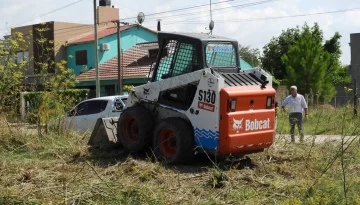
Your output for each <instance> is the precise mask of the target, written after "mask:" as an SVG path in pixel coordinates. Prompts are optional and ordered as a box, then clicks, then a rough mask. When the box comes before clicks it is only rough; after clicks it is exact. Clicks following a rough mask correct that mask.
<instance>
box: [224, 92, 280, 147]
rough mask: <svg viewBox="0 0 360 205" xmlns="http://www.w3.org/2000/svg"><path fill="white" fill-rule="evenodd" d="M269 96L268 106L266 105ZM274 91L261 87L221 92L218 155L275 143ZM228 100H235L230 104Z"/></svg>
mask: <svg viewBox="0 0 360 205" xmlns="http://www.w3.org/2000/svg"><path fill="white" fill-rule="evenodd" d="M269 98H271V105H270V106H269V102H268V100H269ZM274 100H275V90H274V89H273V88H271V87H267V88H261V87H260V86H244V87H238V86H237V87H227V88H223V89H221V91H220V129H219V136H220V137H219V154H232V153H240V152H249V151H255V150H261V149H264V148H268V147H270V146H271V145H272V144H273V142H274V132H275V130H274V128H275V108H274ZM231 101H236V103H235V102H234V103H233V107H232V108H234V105H235V104H236V106H235V109H232V110H231V108H230V109H229V106H231Z"/></svg>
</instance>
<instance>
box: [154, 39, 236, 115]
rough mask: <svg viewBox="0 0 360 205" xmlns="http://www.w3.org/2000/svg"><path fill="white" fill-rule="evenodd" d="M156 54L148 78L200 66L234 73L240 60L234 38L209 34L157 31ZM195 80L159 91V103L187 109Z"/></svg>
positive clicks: (194, 91)
mask: <svg viewBox="0 0 360 205" xmlns="http://www.w3.org/2000/svg"><path fill="white" fill-rule="evenodd" d="M158 39H159V48H160V51H159V54H158V58H157V62H156V64H155V65H154V66H152V69H151V71H150V72H151V75H150V76H151V82H157V81H161V80H163V79H167V78H172V77H176V76H180V75H183V74H187V73H191V72H195V71H198V70H201V69H204V68H212V69H213V70H214V71H217V72H221V73H238V72H239V71H240V62H239V54H238V45H237V41H236V40H232V39H227V38H224V37H218V36H213V35H209V34H197V33H165V32H159V34H158ZM197 83H198V82H194V83H192V84H188V85H186V86H183V87H178V88H174V89H171V90H166V91H163V92H161V93H160V97H159V103H161V104H164V105H168V106H172V107H175V108H178V109H183V110H187V109H188V108H189V107H190V105H191V103H192V101H193V98H194V96H195V93H196V89H197Z"/></svg>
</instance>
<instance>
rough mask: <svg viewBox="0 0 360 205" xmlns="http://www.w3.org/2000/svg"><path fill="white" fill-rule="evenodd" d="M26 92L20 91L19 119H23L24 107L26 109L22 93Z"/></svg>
mask: <svg viewBox="0 0 360 205" xmlns="http://www.w3.org/2000/svg"><path fill="white" fill-rule="evenodd" d="M25 94H26V92H21V93H20V113H21V121H24V120H25V109H26V104H25V98H24V95H25Z"/></svg>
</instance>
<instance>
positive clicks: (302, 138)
mask: <svg viewBox="0 0 360 205" xmlns="http://www.w3.org/2000/svg"><path fill="white" fill-rule="evenodd" d="M300 142H301V143H303V142H304V133H301V134H300Z"/></svg>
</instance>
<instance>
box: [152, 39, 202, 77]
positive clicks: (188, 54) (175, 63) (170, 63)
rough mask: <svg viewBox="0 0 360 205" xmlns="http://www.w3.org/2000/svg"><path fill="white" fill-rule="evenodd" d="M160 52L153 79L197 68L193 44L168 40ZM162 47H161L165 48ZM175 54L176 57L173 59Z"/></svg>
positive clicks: (173, 75) (181, 73)
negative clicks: (163, 50)
mask: <svg viewBox="0 0 360 205" xmlns="http://www.w3.org/2000/svg"><path fill="white" fill-rule="evenodd" d="M165 48H166V52H162V57H161V59H160V64H159V67H158V69H157V71H156V78H155V81H159V80H161V79H166V78H169V77H175V76H179V75H183V74H186V73H189V72H192V71H194V70H198V69H199V64H198V62H197V57H196V50H195V48H194V46H193V45H191V44H187V43H182V42H178V41H174V40H170V41H168V42H167V43H166V46H165ZM165 48H163V49H165ZM174 56H176V59H174Z"/></svg>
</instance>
